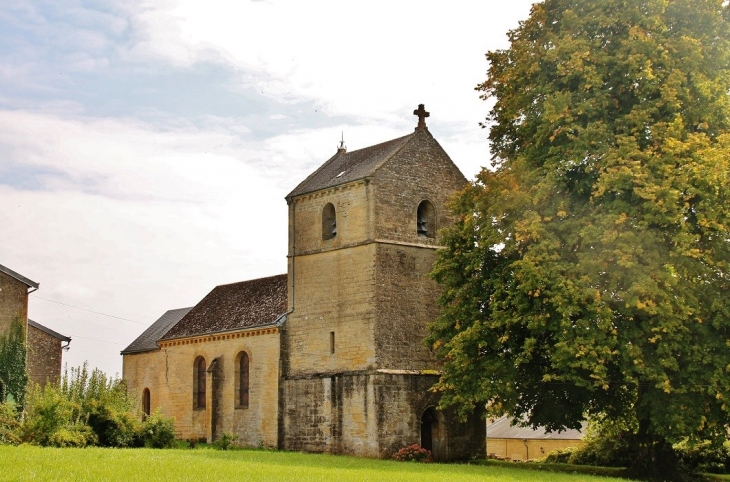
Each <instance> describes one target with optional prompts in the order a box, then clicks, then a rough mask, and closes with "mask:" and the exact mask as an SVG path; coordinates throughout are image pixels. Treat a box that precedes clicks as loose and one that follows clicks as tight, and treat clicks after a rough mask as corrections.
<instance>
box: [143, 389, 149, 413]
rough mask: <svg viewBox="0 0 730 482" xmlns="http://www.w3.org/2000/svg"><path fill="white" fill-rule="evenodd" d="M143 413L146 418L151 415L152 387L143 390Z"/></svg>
mask: <svg viewBox="0 0 730 482" xmlns="http://www.w3.org/2000/svg"><path fill="white" fill-rule="evenodd" d="M142 413H144V416H145V418H147V417H149V416H150V389H149V388H145V389H144V391H143V392H142Z"/></svg>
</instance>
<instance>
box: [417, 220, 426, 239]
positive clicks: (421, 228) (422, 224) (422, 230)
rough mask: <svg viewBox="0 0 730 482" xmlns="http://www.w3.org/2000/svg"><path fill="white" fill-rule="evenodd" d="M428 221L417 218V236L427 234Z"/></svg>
mask: <svg viewBox="0 0 730 482" xmlns="http://www.w3.org/2000/svg"><path fill="white" fill-rule="evenodd" d="M427 225H428V221H427V220H426V219H425V218H420V219H419V220H418V235H419V236H424V237H425V236H428V227H427Z"/></svg>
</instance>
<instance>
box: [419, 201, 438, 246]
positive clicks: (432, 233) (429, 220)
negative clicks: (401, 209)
mask: <svg viewBox="0 0 730 482" xmlns="http://www.w3.org/2000/svg"><path fill="white" fill-rule="evenodd" d="M416 233H418V235H419V236H421V237H424V238H435V237H436V210H435V209H434V208H433V204H431V201H428V200H425V201H421V204H419V205H418V211H417V212H416Z"/></svg>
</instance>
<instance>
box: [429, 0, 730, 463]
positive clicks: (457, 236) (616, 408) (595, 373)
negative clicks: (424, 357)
mask: <svg viewBox="0 0 730 482" xmlns="http://www.w3.org/2000/svg"><path fill="white" fill-rule="evenodd" d="M729 18H730V9H729V7H728V5H727V2H725V1H723V0H603V1H601V2H589V1H583V0H546V1H545V2H543V3H539V4H536V5H534V6H533V8H532V12H531V15H530V17H529V18H528V19H527V20H526V21H524V22H522V23H521V24H520V26H519V27H518V28H517V29H516V30H513V31H511V32H510V33H509V40H510V43H511V44H510V47H509V49H506V50H499V51H494V52H489V53H488V54H487V58H488V60H489V62H490V67H489V72H488V78H487V80H486V81H485V82H484V83H483V84H481V85H479V86H478V87H477V89H478V90H480V91H481V92H482V96H483V98H484V99H495V103H494V106H493V108H492V110H491V111H490V114H489V116H488V118H487V122H486V123H485V126H486V127H490V128H491V130H490V134H489V137H490V140H491V146H492V152H493V168H494V169H493V170H486V169H484V170H482V172H481V173H480V174H479V175H478V176H477V180H476V181H475V182H474V183H473V184H472V185H471V186H469V187H468V188H467V189H466V190H464V191H463V193H461V194H460V196H459V197H458V198H457V199H456V200H455V201H454V204H453V209H454V211H455V213H456V215H457V217H458V222H457V223H456V224H455V225H454V226H453V227H452V228H450V229H447V230H446V231H445V232H444V233H443V239H442V242H443V244H444V245H445V249H444V250H442V251H441V252H440V256H439V259H438V261H437V263H436V265H435V268H434V271H433V277H434V278H435V279H436V280H437V281H438V282H439V283H441V284H442V285H443V286H444V295H443V297H442V300H441V301H442V307H443V309H442V314H441V315H440V317H439V318H438V319H437V320H436V321H435V322H434V323H433V324H432V325H431V334H430V336H429V338H428V342H429V344H430V345H431V346H432V347H433V348H434V349H435V351H436V353H437V355H438V356H439V357H441V358H442V359H443V360H444V371H443V376H442V378H441V381H440V383H439V384H438V389H440V390H442V391H443V397H442V404H443V405H455V406H458V407H460V408H461V409H462V411H463V412H464V413H465V412H467V411H468V410H470V409H471V408H473V407H475V406H477V405H483V404H485V403H489V410H491V411H492V412H493V413H495V414H499V415H501V414H504V413H507V414H510V415H513V416H515V417H517V418H518V419H521V420H524V421H525V422H526V423H528V424H530V425H542V426H545V427H547V428H548V429H551V430H560V429H563V428H577V427H578V426H579V424H580V422H581V421H582V420H584V419H585V418H586V417H590V416H599V415H600V416H602V417H608V418H609V419H611V420H616V421H617V423H619V421H620V423H621V424H622V426H624V427H628V428H631V430H632V431H633V432H634V433H636V435H637V437H636V439H637V443H638V444H639V445H641V446H642V447H644V448H647V447H648V448H649V449H651V450H650V452H648V455H647V456H646V457H645V459H646V460H648V463H651V462H652V461H653V460H654V461H656V460H658V459H657V457H659V455H657V454H658V453H659V452H661V450H662V449H666V447H667V446H668V444H670V443H671V442H676V441H679V440H680V439H682V438H684V437H691V438H697V439H700V438H702V439H717V440H722V439H724V438H725V436H726V432H727V429H728V422H730V418H729V417H728V408H729V407H728V406H727V405H726V403H727V402H726V401H727V400H730V373H728V369H729V368H730V303H729V302H728V299H727V293H728V292H729V288H730V279H729V276H730V274H729V273H728V269H729V266H728V262H730V246H729V245H728V242H729V241H730V230H729V228H730V203H729V201H730V199H728V196H729V195H730V194H729V193H730V99H729V98H728V92H729V91H730V32H729V29H728V20H729ZM637 453H638V452H637Z"/></svg>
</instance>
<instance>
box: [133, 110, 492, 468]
mask: <svg viewBox="0 0 730 482" xmlns="http://www.w3.org/2000/svg"><path fill="white" fill-rule="evenodd" d="M414 115H417V116H418V125H417V127H416V128H415V131H414V132H412V133H410V134H408V135H406V136H403V137H400V138H397V139H393V140H390V141H387V142H383V143H381V144H377V145H374V146H370V147H366V148H364V149H358V150H355V151H352V152H347V150H346V149H345V148H344V146H342V145H341V146H340V148H338V149H337V152H336V153H335V154H334V156H332V157H331V158H330V159H329V160H327V161H326V162H325V163H324V164H322V166H321V167H319V168H318V169H317V170H316V171H314V172H313V173H312V174H311V175H310V176H308V177H307V178H306V179H304V180H303V181H302V182H301V183H300V184H299V185H298V186H296V187H295V188H294V189H293V190H292V191H291V192H290V193H289V195H287V196H286V202H287V205H288V212H289V243H288V254H287V259H288V269H287V273H286V274H281V275H277V276H271V277H267V278H261V279H254V280H249V281H242V282H239V283H233V284H228V285H222V286H217V287H216V288H214V289H213V290H212V291H211V292H210V293H209V294H208V295H207V296H205V298H203V299H202V300H201V301H200V302H199V303H198V304H197V305H195V306H193V307H191V308H181V309H175V310H170V311H168V312H167V313H165V314H164V315H163V316H162V317H161V318H160V319H158V320H157V321H156V322H155V323H154V324H153V325H151V326H150V327H149V328H148V329H147V330H145V331H144V332H143V333H142V334H141V335H140V336H139V337H138V338H137V339H136V340H134V341H133V342H132V343H131V344H130V345H129V346H128V347H127V348H126V349H125V350H123V351H122V355H123V377H124V379H125V380H126V383H127V387H128V390H129V392H130V394H131V395H132V396H133V397H135V398H136V399H137V400H139V403H140V406H141V408H142V410H143V411H144V412H145V413H148V414H149V413H150V411H151V410H155V409H156V408H157V407H159V408H160V409H161V411H162V413H163V414H164V415H166V416H170V417H174V418H175V427H176V432H177V436H178V437H180V438H183V439H194V440H203V439H204V440H207V441H213V440H217V439H218V438H219V437H220V436H221V434H223V433H231V434H233V435H234V436H235V437H237V438H238V442H239V443H240V444H242V445H248V446H264V447H272V448H279V449H284V450H297V451H307V452H325V453H335V454H352V455H358V456H365V457H383V458H387V457H390V456H391V455H392V454H393V453H394V452H395V451H397V450H398V449H400V448H403V447H405V446H408V445H412V444H415V443H418V444H420V445H421V446H423V447H426V448H429V449H430V450H432V452H433V455H434V458H435V459H436V460H437V461H446V460H458V459H464V458H468V457H470V456H474V455H478V456H483V455H484V450H485V434H484V427H485V425H484V421H483V420H482V418H481V415H482V414H481V413H473V414H472V415H471V416H470V417H469V418H468V420H466V421H464V422H460V421H459V420H457V418H456V417H455V415H454V414H453V413H452V412H451V411H449V410H446V411H441V410H438V409H437V406H438V401H439V394H438V393H435V392H432V391H430V388H431V387H432V386H433V385H434V384H435V383H436V381H437V380H438V377H439V365H438V362H437V361H436V360H435V359H434V357H433V355H432V353H431V352H430V350H429V348H428V347H427V346H425V345H424V343H423V339H424V337H425V336H426V326H427V324H428V323H429V322H430V321H432V320H434V319H435V318H436V316H437V314H438V310H439V307H438V303H437V300H438V297H439V292H440V291H439V290H440V289H439V287H438V286H437V285H436V284H435V282H434V281H432V280H431V279H430V278H429V277H428V273H429V271H430V270H431V267H432V264H433V262H434V260H435V254H436V250H437V249H438V240H437V231H438V230H439V229H440V228H442V227H444V226H447V225H449V224H450V223H452V222H453V219H452V218H451V217H450V213H449V210H448V208H447V204H448V201H449V199H450V198H451V197H452V196H453V195H454V194H455V193H456V192H457V191H459V190H460V189H462V188H463V187H464V186H465V185H466V183H467V181H466V179H465V178H464V176H463V174H462V173H461V172H460V171H459V169H458V168H457V167H456V166H455V165H454V163H453V162H452V161H451V159H450V158H449V156H448V155H447V154H446V152H445V151H444V150H443V148H442V147H441V146H440V145H439V143H438V142H437V141H436V140H435V139H434V137H433V136H432V135H431V133H430V132H429V130H428V128H427V127H426V122H425V119H426V117H428V115H429V114H428V112H426V111H425V109H424V107H423V105H419V108H418V109H417V110H416V111H414Z"/></svg>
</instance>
